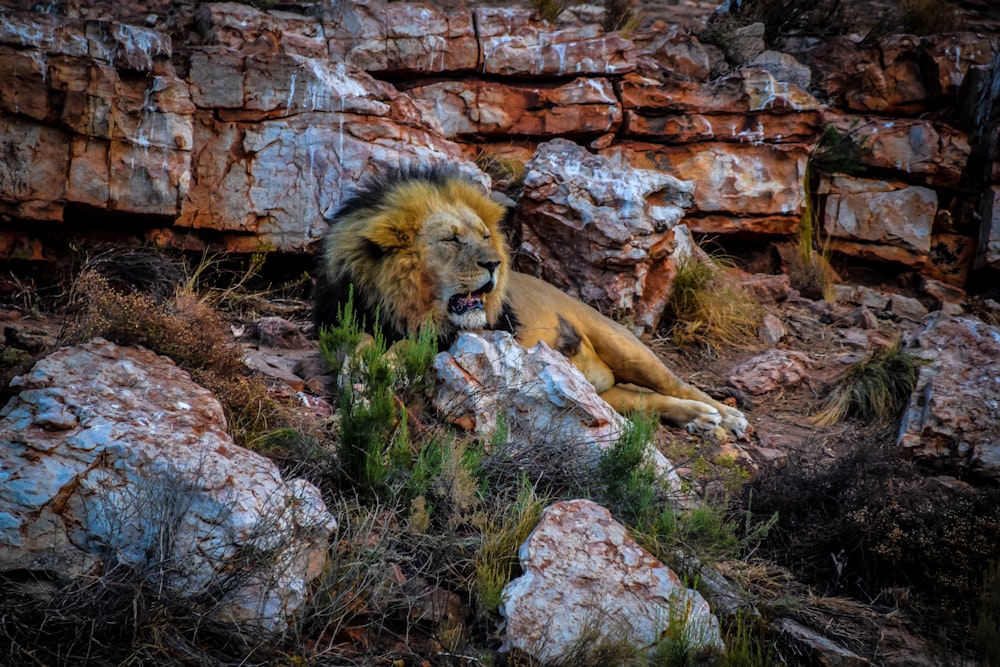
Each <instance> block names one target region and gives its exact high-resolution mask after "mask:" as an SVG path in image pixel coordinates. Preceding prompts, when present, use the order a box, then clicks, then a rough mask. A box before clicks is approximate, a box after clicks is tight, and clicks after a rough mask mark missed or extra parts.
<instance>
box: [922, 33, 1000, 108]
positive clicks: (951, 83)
mask: <svg viewBox="0 0 1000 667" xmlns="http://www.w3.org/2000/svg"><path fill="white" fill-rule="evenodd" d="M920 42H921V46H922V47H923V53H924V57H925V58H926V60H928V61H929V67H927V74H928V80H929V81H930V82H931V92H932V93H933V94H934V95H937V96H940V97H951V98H954V97H956V96H957V95H958V92H959V88H961V86H962V81H963V80H964V79H965V75H966V74H967V73H968V71H969V68H971V67H975V66H977V65H988V64H989V63H990V61H991V60H992V59H993V55H994V51H995V46H994V44H995V42H994V41H993V40H992V39H991V37H990V36H988V35H985V34H983V33H976V32H956V33H945V34H940V35H929V36H927V37H924V38H922V39H921V40H920Z"/></svg>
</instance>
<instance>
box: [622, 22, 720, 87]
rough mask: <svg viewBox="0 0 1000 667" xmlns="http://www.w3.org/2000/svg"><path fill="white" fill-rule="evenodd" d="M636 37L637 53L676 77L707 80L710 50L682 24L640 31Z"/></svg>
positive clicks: (710, 68)
mask: <svg viewBox="0 0 1000 667" xmlns="http://www.w3.org/2000/svg"><path fill="white" fill-rule="evenodd" d="M633 41H634V42H635V43H636V52H637V55H638V56H640V57H642V56H645V57H646V58H647V59H649V60H652V61H653V62H655V63H656V65H657V67H658V68H662V69H663V70H664V71H666V72H668V73H669V74H670V75H672V76H674V77H678V78H681V79H690V80H697V81H704V80H705V79H707V78H708V77H709V76H710V75H711V73H712V69H713V65H712V54H711V52H710V50H709V49H707V48H706V47H705V45H704V44H702V43H701V42H700V41H699V40H698V38H697V37H696V36H694V35H692V34H691V33H690V32H688V31H687V30H685V29H683V28H681V27H680V26H677V25H671V26H668V27H667V28H666V29H664V30H658V31H651V32H650V33H649V34H642V35H637V36H636V37H635V38H633Z"/></svg>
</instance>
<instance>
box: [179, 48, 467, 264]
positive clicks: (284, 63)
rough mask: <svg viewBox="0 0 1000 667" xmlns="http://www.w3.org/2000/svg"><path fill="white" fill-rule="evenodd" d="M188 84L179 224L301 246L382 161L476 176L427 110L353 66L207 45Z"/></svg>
mask: <svg viewBox="0 0 1000 667" xmlns="http://www.w3.org/2000/svg"><path fill="white" fill-rule="evenodd" d="M189 80H190V82H191V88H192V98H193V100H194V102H195V104H196V105H197V106H198V111H197V114H196V116H197V119H198V123H197V126H196V131H195V149H194V151H193V157H192V164H191V174H190V189H189V191H188V193H187V196H186V197H185V200H184V202H183V209H182V211H181V215H180V217H179V218H178V219H177V221H176V226H178V227H190V228H193V229H211V230H217V231H221V232H230V233H233V234H239V235H242V236H243V237H244V238H246V239H247V240H248V241H249V242H251V243H252V244H254V245H256V246H259V245H260V244H261V243H264V244H268V245H269V246H270V249H271V250H283V251H293V250H298V251H301V250H303V249H305V248H308V247H311V245H312V244H314V243H315V242H316V241H317V240H318V239H319V238H320V237H321V236H322V234H323V232H324V231H325V229H326V226H325V224H324V222H323V220H324V218H325V217H326V216H328V215H330V214H331V213H332V211H333V210H334V209H335V208H336V207H337V206H338V205H339V204H340V202H341V201H342V199H343V197H344V196H345V195H346V194H347V193H349V192H350V191H351V188H352V186H353V185H354V184H356V183H357V182H358V180H359V179H361V178H363V177H364V176H365V175H366V174H371V173H373V172H374V171H376V170H378V169H380V168H386V167H390V166H391V167H398V166H400V165H407V164H412V165H430V164H444V163H447V164H450V165H453V166H455V167H457V168H458V169H459V170H460V171H463V172H464V173H466V174H468V175H470V176H471V177H473V178H474V179H477V180H479V181H481V182H482V181H484V176H483V175H482V173H481V172H480V171H479V169H478V168H476V167H475V165H474V164H472V163H471V162H470V161H468V160H466V159H465V158H464V157H463V155H462V152H461V149H460V148H459V147H458V146H457V145H455V144H453V143H451V142H449V141H447V140H446V139H443V138H442V137H441V136H440V124H439V123H438V122H437V119H436V118H434V117H433V115H431V114H429V113H427V112H426V111H425V110H424V109H423V108H422V107H421V106H420V105H418V104H416V103H415V102H414V101H413V100H412V99H411V98H409V97H408V96H406V95H404V94H402V93H400V92H398V91H397V90H396V89H395V88H393V87H392V86H390V85H389V84H387V83H383V82H380V81H376V80H375V79H373V78H372V77H371V76H369V75H368V74H366V73H364V72H362V71H360V70H357V69H355V68H353V67H351V66H349V65H345V64H343V63H331V62H329V61H328V60H325V59H313V58H305V57H302V56H294V55H271V54H266V53H263V54H256V55H247V56H244V55H242V54H239V53H234V52H231V51H229V50H220V49H219V48H218V47H207V48H205V49H202V50H199V51H196V52H194V53H192V55H191V68H190V73H189ZM219 80H225V81H230V80H236V81H243V85H242V86H235V87H233V88H232V89H229V88H227V87H225V86H218V85H217V82H218V81H219ZM183 240H184V239H183V237H178V238H176V239H173V238H165V239H164V242H168V243H170V242H176V243H177V244H182V243H183ZM247 250H253V248H252V247H251V248H249V249H247Z"/></svg>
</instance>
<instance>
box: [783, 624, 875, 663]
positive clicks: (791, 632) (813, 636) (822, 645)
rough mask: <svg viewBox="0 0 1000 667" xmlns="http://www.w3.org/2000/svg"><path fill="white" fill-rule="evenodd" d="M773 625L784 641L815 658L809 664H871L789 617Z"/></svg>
mask: <svg viewBox="0 0 1000 667" xmlns="http://www.w3.org/2000/svg"><path fill="white" fill-rule="evenodd" d="M774 627H775V628H777V629H778V630H779V631H780V632H781V633H782V635H783V639H784V640H785V641H788V642H790V643H792V644H795V645H797V646H798V648H799V650H800V651H802V652H803V653H805V654H807V655H810V656H811V658H812V659H813V660H815V662H812V663H810V664H815V665H821V666H822V667H867V666H868V665H871V664H872V663H871V662H870V661H869V660H868V659H866V658H862V657H861V656H860V655H858V654H857V653H855V652H854V651H852V650H850V649H848V648H846V647H844V646H841V645H840V644H838V643H836V642H834V641H832V640H830V639H829V638H827V637H825V636H823V635H821V634H819V633H818V632H816V631H815V630H812V629H810V628H807V627H806V626H804V625H802V624H801V623H798V622H797V621H793V620H792V619H790V618H779V619H777V620H776V621H774Z"/></svg>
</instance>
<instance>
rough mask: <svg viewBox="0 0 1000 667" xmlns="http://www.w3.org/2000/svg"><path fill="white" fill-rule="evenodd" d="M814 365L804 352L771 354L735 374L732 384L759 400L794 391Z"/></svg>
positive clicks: (763, 355) (736, 371)
mask: <svg viewBox="0 0 1000 667" xmlns="http://www.w3.org/2000/svg"><path fill="white" fill-rule="evenodd" d="M811 367H812V361H811V360H810V359H809V357H808V356H807V355H805V354H802V353H801V352H794V351H792V350H768V351H766V352H764V353H763V354H760V355H757V356H756V357H754V358H752V359H749V360H748V361H745V362H743V363H742V364H740V365H739V366H737V367H736V368H734V369H733V370H732V373H731V375H730V376H729V384H731V385H733V386H734V387H736V388H737V389H740V390H741V391H745V392H747V393H748V394H752V395H754V396H759V395H760V394H766V393H768V392H771V391H775V390H777V389H786V388H789V387H794V386H796V385H798V384H799V383H801V382H802V381H803V380H805V379H806V378H807V377H808V376H809V369H810V368H811Z"/></svg>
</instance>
